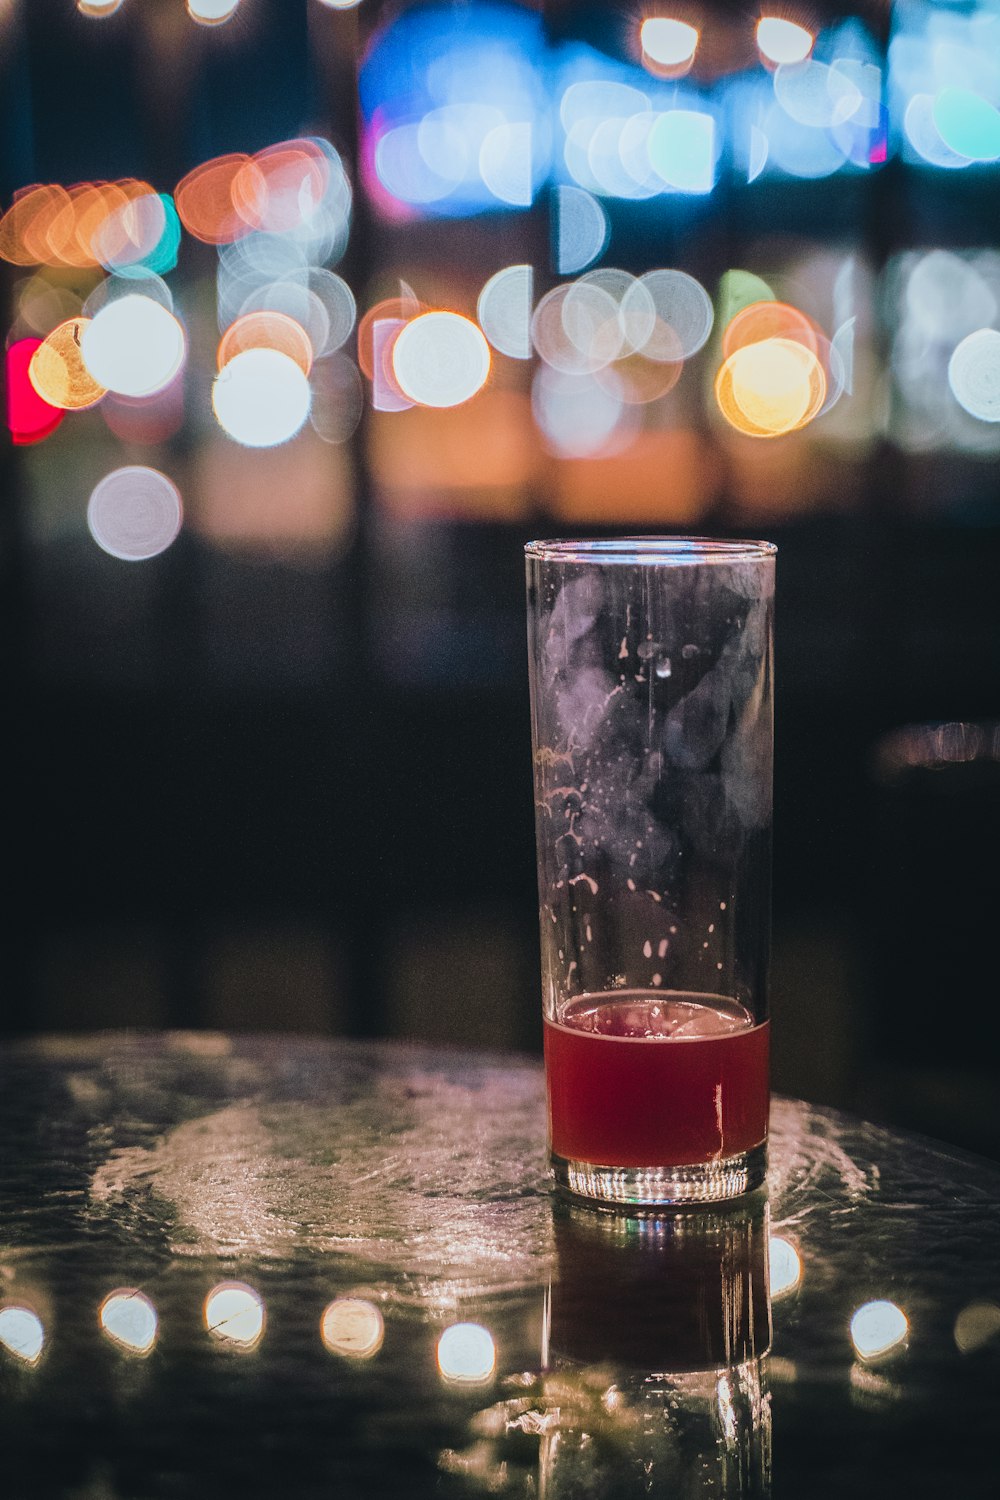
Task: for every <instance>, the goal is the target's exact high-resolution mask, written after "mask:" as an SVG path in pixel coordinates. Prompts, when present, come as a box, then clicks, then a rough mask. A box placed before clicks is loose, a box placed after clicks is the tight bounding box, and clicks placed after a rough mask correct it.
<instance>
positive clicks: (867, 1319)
mask: <svg viewBox="0 0 1000 1500" xmlns="http://www.w3.org/2000/svg"><path fill="white" fill-rule="evenodd" d="M909 1328H910V1325H909V1323H908V1322H907V1319H906V1314H905V1313H904V1312H903V1310H902V1308H899V1307H897V1306H896V1304H895V1303H894V1302H886V1301H883V1300H879V1301H876V1302H865V1303H863V1304H862V1306H861V1307H859V1308H858V1310H857V1312H856V1313H855V1314H854V1316H853V1318H852V1319H851V1342H852V1343H853V1345H854V1348H855V1350H856V1351H857V1353H858V1354H859V1355H860V1357H861V1358H862V1359H881V1358H882V1357H883V1356H884V1355H887V1354H889V1353H891V1352H892V1351H894V1350H897V1349H899V1348H900V1347H901V1346H902V1345H903V1344H904V1343H905V1342H906V1336H907V1334H908V1333H909Z"/></svg>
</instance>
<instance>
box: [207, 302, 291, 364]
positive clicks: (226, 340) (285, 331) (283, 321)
mask: <svg viewBox="0 0 1000 1500" xmlns="http://www.w3.org/2000/svg"><path fill="white" fill-rule="evenodd" d="M247 349H277V350H278V352H279V353H280V354H287V355H288V357H289V359H293V360H294V361H295V363H296V364H297V365H298V366H299V369H300V370H301V371H302V373H303V374H304V375H308V374H309V371H310V370H311V369H312V363H313V346H312V344H311V343H310V340H309V335H308V334H307V333H306V331H305V329H304V328H303V327H302V324H301V323H297V322H296V321H295V319H294V318H290V317H289V316H288V314H287V313H280V312H271V311H262V312H250V313H244V315H243V316H242V317H241V318H237V319H236V321H235V323H232V324H230V326H229V327H228V328H227V329H226V331H225V333H224V334H223V335H222V338H221V339H220V340H219V350H218V357H217V358H218V366H219V369H220V370H221V369H222V367H223V365H227V364H228V363H229V361H230V360H231V359H232V358H234V356H235V355H237V354H242V353H243V352H244V351H245V350H247Z"/></svg>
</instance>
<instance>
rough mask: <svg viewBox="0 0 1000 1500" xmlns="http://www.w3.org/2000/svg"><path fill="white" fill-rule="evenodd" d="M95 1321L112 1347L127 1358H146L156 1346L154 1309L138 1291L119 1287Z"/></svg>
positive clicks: (132, 1288)
mask: <svg viewBox="0 0 1000 1500" xmlns="http://www.w3.org/2000/svg"><path fill="white" fill-rule="evenodd" d="M98 1320H99V1322H100V1325H101V1328H102V1330H103V1331H104V1333H105V1334H106V1335H107V1337H108V1338H109V1339H110V1340H111V1342H112V1343H113V1344H116V1345H117V1346H118V1348H119V1349H123V1350H125V1351H126V1352H128V1353H130V1354H148V1353H149V1351H150V1350H151V1349H152V1347H153V1345H154V1344H155V1342H156V1334H157V1330H158V1327H159V1319H158V1317H157V1314H156V1308H155V1307H154V1306H153V1304H152V1302H151V1301H150V1300H149V1298H148V1297H147V1296H146V1294H145V1292H141V1291H139V1289H138V1288H137V1287H119V1289H118V1290H117V1291H114V1292H109V1293H108V1295H107V1296H106V1297H105V1299H104V1301H103V1302H102V1303H101V1308H100V1312H99V1313H98Z"/></svg>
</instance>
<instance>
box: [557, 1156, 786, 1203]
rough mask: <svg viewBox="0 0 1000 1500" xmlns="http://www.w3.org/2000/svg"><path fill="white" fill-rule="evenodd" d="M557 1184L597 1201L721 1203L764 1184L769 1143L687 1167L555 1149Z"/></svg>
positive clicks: (576, 1195) (568, 1190)
mask: <svg viewBox="0 0 1000 1500" xmlns="http://www.w3.org/2000/svg"><path fill="white" fill-rule="evenodd" d="M552 1170H553V1172H554V1173H555V1179H556V1185H557V1187H560V1188H563V1189H564V1190H565V1191H566V1192H569V1193H572V1194H573V1195H574V1196H575V1197H577V1198H590V1199H591V1200H592V1201H594V1202H595V1203H610V1204H616V1203H631V1204H646V1205H656V1204H675V1203H677V1204H679V1203H722V1202H725V1201H726V1200H727V1199H729V1198H742V1197H743V1195H744V1193H752V1192H753V1190H754V1188H758V1187H760V1185H761V1183H762V1182H763V1181H764V1177H765V1175H766V1173H767V1142H766V1141H762V1142H761V1144H760V1145H759V1146H754V1147H753V1149H752V1150H750V1151H741V1152H740V1154H739V1155H738V1156H727V1157H725V1158H724V1160H722V1161H706V1162H696V1163H694V1164H693V1165H691V1166H684V1167H600V1166H594V1165H593V1164H592V1163H590V1162H586V1161H567V1160H566V1158H565V1157H562V1156H556V1154H555V1152H553V1153H552Z"/></svg>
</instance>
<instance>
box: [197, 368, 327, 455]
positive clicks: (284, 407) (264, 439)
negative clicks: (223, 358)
mask: <svg viewBox="0 0 1000 1500" xmlns="http://www.w3.org/2000/svg"><path fill="white" fill-rule="evenodd" d="M310 400H311V396H310V390H309V381H308V379H307V378H306V376H305V375H304V374H303V372H302V370H301V368H300V367H299V365H297V364H296V363H295V361H294V360H293V359H290V358H289V356H288V355H287V354H282V353H281V352H280V350H278V349H247V350H245V351H244V352H243V353H241V354H237V355H235V356H234V357H233V358H232V359H231V360H230V361H229V363H228V364H227V365H225V366H224V367H223V369H222V370H220V372H219V374H218V375H217V376H216V379H215V384H214V386H213V387H212V406H213V408H214V410H215V415H216V417H217V419H218V422H219V425H220V427H222V429H223V431H225V432H227V433H228V434H229V436H230V437H231V438H234V439H235V441H236V442H238V443H242V444H243V445H244V446H245V447H247V448H271V447H274V446H275V444H277V443H287V442H288V441H289V439H290V438H293V437H294V436H295V434H296V433H297V432H298V431H299V429H300V428H301V427H302V424H303V423H304V422H305V421H306V419H307V418H308V416H309V406H310Z"/></svg>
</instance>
